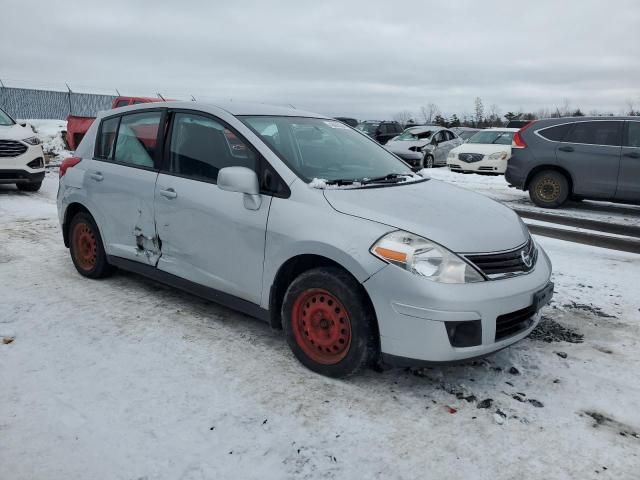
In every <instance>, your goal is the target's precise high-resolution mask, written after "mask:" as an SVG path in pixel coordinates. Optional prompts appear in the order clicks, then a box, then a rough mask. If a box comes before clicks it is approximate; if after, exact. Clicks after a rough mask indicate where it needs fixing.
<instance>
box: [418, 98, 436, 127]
mask: <svg viewBox="0 0 640 480" xmlns="http://www.w3.org/2000/svg"><path fill="white" fill-rule="evenodd" d="M420 113H421V114H422V118H424V123H426V124H427V125H431V124H432V123H433V119H434V118H435V116H436V115H439V114H440V109H439V108H438V105H436V104H435V103H430V104H428V105H427V106H426V107H425V106H422V107H420Z"/></svg>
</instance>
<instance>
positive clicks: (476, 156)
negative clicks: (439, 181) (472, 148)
mask: <svg viewBox="0 0 640 480" xmlns="http://www.w3.org/2000/svg"><path fill="white" fill-rule="evenodd" d="M483 158H484V155H483V154H481V153H459V154H458V160H460V161H461V162H466V163H475V162H479V161H480V160H482V159H483Z"/></svg>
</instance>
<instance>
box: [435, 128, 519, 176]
mask: <svg viewBox="0 0 640 480" xmlns="http://www.w3.org/2000/svg"><path fill="white" fill-rule="evenodd" d="M518 130H519V129H517V128H488V129H486V130H480V131H479V132H478V133H476V134H475V135H474V136H473V137H471V138H470V139H469V140H467V142H466V143H463V144H462V145H460V146H459V147H456V148H454V149H453V150H451V151H450V152H449V155H448V157H447V166H448V167H449V169H450V170H452V171H455V172H476V173H478V172H484V173H495V174H503V173H504V172H505V170H506V169H507V162H508V160H509V158H511V140H512V139H513V135H514V133H516V132H517V131H518Z"/></svg>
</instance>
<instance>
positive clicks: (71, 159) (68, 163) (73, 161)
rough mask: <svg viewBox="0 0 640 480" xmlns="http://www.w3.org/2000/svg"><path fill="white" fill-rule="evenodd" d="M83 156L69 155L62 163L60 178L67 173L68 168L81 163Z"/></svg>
mask: <svg viewBox="0 0 640 480" xmlns="http://www.w3.org/2000/svg"><path fill="white" fill-rule="evenodd" d="M81 160H82V158H80V157H69V158H65V159H64V160H63V161H62V163H61V164H60V178H62V177H64V174H65V173H67V170H68V169H69V168H71V167H75V166H76V165H77V164H79V163H80V161H81Z"/></svg>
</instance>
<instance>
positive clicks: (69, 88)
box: [65, 83, 73, 115]
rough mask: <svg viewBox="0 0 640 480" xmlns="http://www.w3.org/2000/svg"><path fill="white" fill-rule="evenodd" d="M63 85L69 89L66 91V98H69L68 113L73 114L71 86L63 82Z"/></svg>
mask: <svg viewBox="0 0 640 480" xmlns="http://www.w3.org/2000/svg"><path fill="white" fill-rule="evenodd" d="M65 85H66V86H67V90H68V91H69V92H68V93H67V98H68V99H69V115H73V111H72V110H71V93H72V92H71V87H70V86H69V84H68V83H65Z"/></svg>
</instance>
